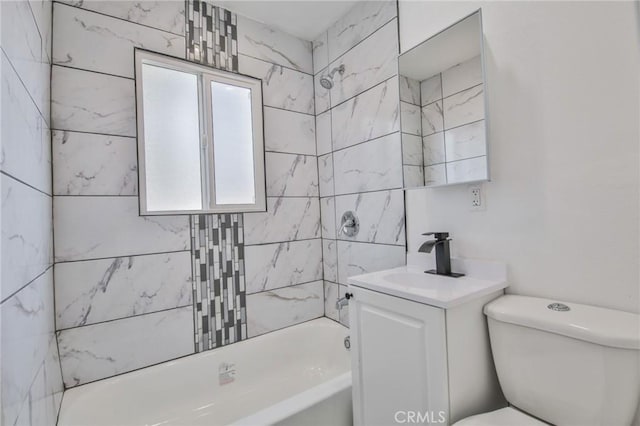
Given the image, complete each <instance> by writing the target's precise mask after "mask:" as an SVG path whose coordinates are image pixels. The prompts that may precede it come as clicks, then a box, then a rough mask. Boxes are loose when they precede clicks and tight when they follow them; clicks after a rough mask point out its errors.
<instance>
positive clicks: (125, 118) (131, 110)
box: [51, 65, 136, 136]
mask: <svg viewBox="0 0 640 426" xmlns="http://www.w3.org/2000/svg"><path fill="white" fill-rule="evenodd" d="M51 121H52V127H53V128H55V129H59V130H77V131H84V132H93V133H106V134H110V135H119V136H135V135H136V108H135V90H134V82H133V80H130V79H126V78H121V77H113V76H109V75H104V74H97V73H94V72H89V71H81V70H76V69H72V68H65V67H59V66H55V65H54V66H53V71H52V80H51Z"/></svg>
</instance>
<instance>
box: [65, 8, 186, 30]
mask: <svg viewBox="0 0 640 426" xmlns="http://www.w3.org/2000/svg"><path fill="white" fill-rule="evenodd" d="M60 1H62V2H64V3H68V4H71V5H74V6H79V7H82V8H83V9H88V10H93V11H95V12H99V13H102V14H105V15H109V16H113V17H116V18H120V19H125V20H127V21H130V22H135V23H137V24H141V25H146V26H148V27H153V28H158V29H161V30H164V31H169V32H172V33H174V34H178V35H184V28H185V17H184V6H185V2H184V1H180V0H159V1H137V0H136V1H133V0H123V1H109V0H103V1H85V0H60Z"/></svg>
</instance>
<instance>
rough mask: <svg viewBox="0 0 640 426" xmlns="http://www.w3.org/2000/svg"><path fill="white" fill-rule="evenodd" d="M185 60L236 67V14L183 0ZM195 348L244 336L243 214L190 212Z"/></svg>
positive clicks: (202, 349)
mask: <svg viewBox="0 0 640 426" xmlns="http://www.w3.org/2000/svg"><path fill="white" fill-rule="evenodd" d="M186 10H187V28H186V36H187V59H188V60H190V61H193V62H197V63H200V64H205V65H210V66H212V67H215V68H218V69H223V70H227V71H233V72H238V41H237V40H238V30H237V26H236V24H237V16H236V14H235V13H231V12H229V11H228V10H225V9H223V8H220V7H217V6H213V5H211V4H209V3H206V2H203V1H198V0H186ZM191 261H192V264H193V313H194V322H195V328H194V329H195V336H194V338H195V350H196V352H202V351H206V350H209V349H213V348H217V347H219V346H224V345H227V344H230V343H234V342H237V341H240V340H243V339H246V338H247V312H246V293H245V274H244V227H243V215H242V213H239V214H213V215H212V214H207V215H204V214H203V215H193V216H191Z"/></svg>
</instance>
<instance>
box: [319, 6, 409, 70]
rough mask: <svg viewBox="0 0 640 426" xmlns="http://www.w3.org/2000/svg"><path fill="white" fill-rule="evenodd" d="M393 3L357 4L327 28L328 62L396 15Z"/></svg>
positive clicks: (395, 7)
mask: <svg viewBox="0 0 640 426" xmlns="http://www.w3.org/2000/svg"><path fill="white" fill-rule="evenodd" d="M397 13H398V11H397V5H396V2H395V1H392V0H383V1H362V2H357V3H356V5H355V6H354V7H353V8H351V10H349V11H348V12H347V13H346V14H344V15H343V16H342V17H341V18H340V19H339V20H338V21H337V22H335V23H334V24H333V25H332V26H331V27H329V62H332V61H333V60H335V59H336V58H337V57H339V56H340V55H342V54H343V53H345V52H346V51H347V50H349V49H351V48H352V47H353V46H355V45H356V44H358V43H359V42H361V41H362V40H364V39H365V38H366V37H368V36H369V35H370V34H372V33H373V32H374V31H375V30H377V29H378V28H380V27H381V26H383V25H384V24H386V23H387V22H389V21H390V20H391V19H393V18H394V17H395V16H396V15H397Z"/></svg>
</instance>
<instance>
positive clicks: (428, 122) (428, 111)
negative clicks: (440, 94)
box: [422, 101, 444, 136]
mask: <svg viewBox="0 0 640 426" xmlns="http://www.w3.org/2000/svg"><path fill="white" fill-rule="evenodd" d="M443 129H444V115H443V112H442V101H436V102H434V103H431V104H429V105H425V106H423V107H422V136H429V135H432V134H434V133H436V132H441V131H442V130H443Z"/></svg>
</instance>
